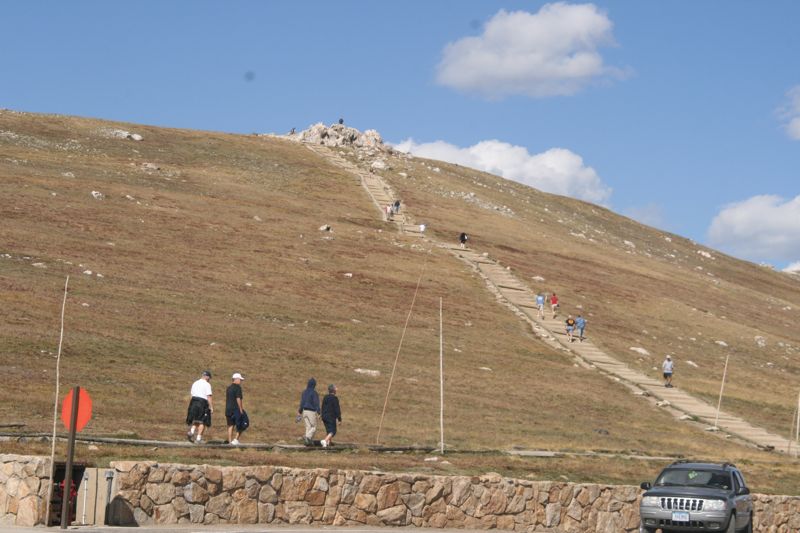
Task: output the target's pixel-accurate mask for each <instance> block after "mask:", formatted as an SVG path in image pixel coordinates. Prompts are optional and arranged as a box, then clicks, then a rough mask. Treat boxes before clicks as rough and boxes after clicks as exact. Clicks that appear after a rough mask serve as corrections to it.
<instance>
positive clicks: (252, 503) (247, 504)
mask: <svg viewBox="0 0 800 533" xmlns="http://www.w3.org/2000/svg"><path fill="white" fill-rule="evenodd" d="M232 516H233V518H232V521H235V523H237V524H256V523H258V502H256V500H253V499H249V498H248V499H244V500H242V501H240V502H239V503H237V504H236V507H235V508H234V511H233V515H232Z"/></svg>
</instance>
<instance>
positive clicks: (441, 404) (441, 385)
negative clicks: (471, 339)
mask: <svg viewBox="0 0 800 533" xmlns="http://www.w3.org/2000/svg"><path fill="white" fill-rule="evenodd" d="M442 331H443V328H442V298H441V296H440V297H439V436H440V440H439V442H440V444H441V446H440V448H441V453H442V455H444V336H443V334H442Z"/></svg>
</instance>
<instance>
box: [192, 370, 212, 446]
mask: <svg viewBox="0 0 800 533" xmlns="http://www.w3.org/2000/svg"><path fill="white" fill-rule="evenodd" d="M210 380H211V372H210V371H208V370H204V371H203V373H202V375H201V376H200V379H198V380H197V381H195V382H194V383H192V390H191V394H192V399H191V400H190V401H189V409H188V410H187V413H186V425H187V426H189V431H187V432H186V438H187V439H188V441H189V442H194V443H195V444H200V443H202V442H203V431H204V430H205V428H207V427H211V413H213V412H214V405H213V404H212V402H211V383H209V381H210Z"/></svg>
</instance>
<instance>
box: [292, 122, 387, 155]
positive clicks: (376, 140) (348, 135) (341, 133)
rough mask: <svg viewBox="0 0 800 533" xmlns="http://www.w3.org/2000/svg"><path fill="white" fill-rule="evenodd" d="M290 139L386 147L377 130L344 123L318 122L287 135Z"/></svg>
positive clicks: (305, 141)
mask: <svg viewBox="0 0 800 533" xmlns="http://www.w3.org/2000/svg"><path fill="white" fill-rule="evenodd" d="M287 137H288V138H289V139H292V140H294V141H298V142H304V143H310V144H322V145H324V146H355V147H356V148H378V149H384V148H385V146H384V144H383V138H381V134H380V133H378V132H377V130H366V131H363V132H361V131H359V130H357V129H355V128H351V127H349V126H345V125H344V124H331V125H330V126H326V125H325V124H323V123H322V122H318V123H316V124H314V125H312V126H309V127H308V129H305V130H303V131H300V132H297V133H294V134H289V135H287Z"/></svg>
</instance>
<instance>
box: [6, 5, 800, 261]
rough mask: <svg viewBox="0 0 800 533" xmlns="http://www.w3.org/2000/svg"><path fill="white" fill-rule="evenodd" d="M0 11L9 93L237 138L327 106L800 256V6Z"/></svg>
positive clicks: (643, 216) (400, 133) (655, 215)
mask: <svg viewBox="0 0 800 533" xmlns="http://www.w3.org/2000/svg"><path fill="white" fill-rule="evenodd" d="M3 7H4V9H3V12H4V13H3V19H4V31H3V32H2V33H0V46H1V47H2V50H3V53H2V55H0V106H2V107H7V108H12V109H18V110H25V111H34V112H56V113H64V114H74V115H82V116H92V117H99V118H108V119H117V120H125V121H131V122H142V123H147V124H155V125H163V126H173V127H186V128H198V129H208V130H222V131H230V132H242V133H251V132H265V131H276V132H283V131H287V130H288V129H289V128H291V127H297V128H304V127H306V126H308V125H309V124H312V123H314V122H318V121H324V122H333V121H335V120H336V119H338V118H339V117H340V116H341V117H344V118H345V120H346V121H347V123H348V124H350V125H353V126H355V127H358V128H360V129H366V128H375V129H377V130H378V131H380V132H381V134H382V135H383V137H384V138H385V139H386V140H388V141H390V142H394V143H399V142H401V141H405V146H407V147H409V148H410V149H412V150H413V151H415V152H418V153H421V154H430V155H433V156H436V155H439V156H440V157H445V156H447V157H450V158H451V159H455V160H457V161H459V162H465V163H472V164H474V165H475V166H482V167H483V168H487V169H493V170H494V171H495V172H496V173H500V174H503V175H505V176H506V177H509V178H512V179H517V180H518V181H522V182H525V183H529V184H532V185H534V186H539V187H541V188H544V189H548V190H551V191H553V192H562V193H566V194H570V195H572V196H576V197H579V198H584V199H590V200H594V201H597V202H600V203H603V204H604V205H607V206H609V207H611V208H612V209H614V210H615V211H617V212H620V213H623V214H627V215H630V216H634V217H635V218H638V219H640V220H642V221H645V222H648V223H651V224H653V225H656V226H658V227H661V228H663V229H667V230H670V231H674V232H676V233H679V234H681V235H685V236H687V237H690V238H693V239H695V240H697V241H699V242H702V243H706V244H709V245H712V246H715V247H718V248H722V249H723V250H725V251H727V252H729V253H732V254H734V255H738V256H740V257H744V258H746V259H750V260H753V261H756V262H760V261H765V262H769V263H772V264H775V265H776V266H777V267H780V268H783V267H785V266H786V265H788V264H790V263H795V262H800V175H799V174H800V172H799V171H798V169H800V89H798V87H800V32H798V31H797V21H798V20H800V2H795V1H770V2H739V1H725V2H722V1H714V2H712V1H706V2H689V1H675V2H656V1H648V0H642V1H636V2H630V1H627V2H622V1H619V2H617V1H603V2H601V1H598V2H594V3H578V2H572V3H562V4H549V5H546V3H545V2H486V1H468V0H452V1H437V2H429V1H416V2H415V1H407V2H402V3H400V2H392V3H390V2H366V1H362V2H356V1H345V2H335V3H334V2H291V3H289V2H285V3H278V2H224V3H223V2H203V1H192V2H183V1H172V2H161V1H159V2H155V1H140V2H137V3H135V4H134V3H122V2H105V1H104V2H89V1H85V2H73V3H67V2H59V3H56V2H47V3H45V2H27V1H17V2H7V3H4V6H3ZM567 63H568V65H567ZM565 65H566V66H565ZM248 73H249V74H248ZM793 90H794V92H792V91H793Z"/></svg>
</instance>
